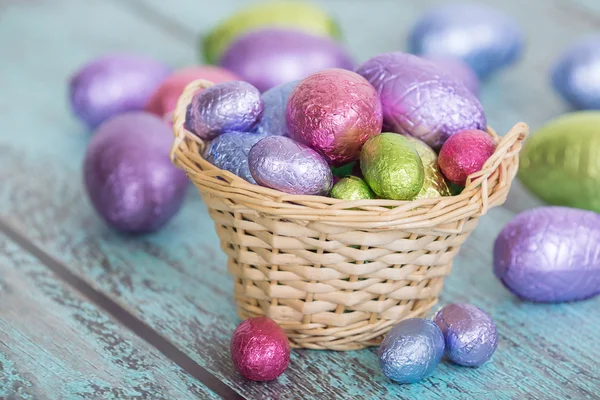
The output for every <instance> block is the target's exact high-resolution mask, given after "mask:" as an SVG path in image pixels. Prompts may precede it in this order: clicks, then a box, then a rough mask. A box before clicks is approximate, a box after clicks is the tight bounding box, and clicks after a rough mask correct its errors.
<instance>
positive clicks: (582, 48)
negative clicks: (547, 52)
mask: <svg viewBox="0 0 600 400" xmlns="http://www.w3.org/2000/svg"><path fill="white" fill-rule="evenodd" d="M598 76H600V35H597V34H596V35H592V36H587V37H584V38H583V39H580V40H578V41H576V42H575V43H573V44H572V45H570V46H569V47H568V48H567V49H566V50H564V51H563V53H562V54H561V55H560V56H559V57H558V60H557V61H556V62H555V64H554V65H553V67H552V70H551V80H552V86H553V87H554V89H555V90H556V91H557V92H558V93H559V94H560V95H561V96H562V98H563V99H564V100H565V101H566V102H567V103H569V104H570V105H571V106H572V107H574V108H577V109H596V110H598V109H600V79H598Z"/></svg>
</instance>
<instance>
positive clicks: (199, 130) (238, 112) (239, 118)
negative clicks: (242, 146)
mask: <svg viewBox="0 0 600 400" xmlns="http://www.w3.org/2000/svg"><path fill="white" fill-rule="evenodd" d="M263 108H264V104H263V100H262V98H261V97H260V92H259V91H258V89H257V88H255V87H254V86H252V85H251V84H249V83H248V82H242V81H232V82H224V83H220V84H218V85H214V86H211V87H209V88H207V89H204V90H203V91H201V92H200V93H197V94H195V95H194V97H193V99H192V102H191V103H190V104H189V105H188V108H187V113H186V117H185V127H186V129H187V130H189V131H190V132H193V133H194V134H196V135H197V136H198V137H200V138H202V139H205V140H212V139H214V138H215V137H217V136H219V135H220V134H221V133H224V132H229V131H241V132H248V131H251V130H252V129H254V127H255V126H256V124H257V123H258V121H259V120H260V118H261V117H262V114H263Z"/></svg>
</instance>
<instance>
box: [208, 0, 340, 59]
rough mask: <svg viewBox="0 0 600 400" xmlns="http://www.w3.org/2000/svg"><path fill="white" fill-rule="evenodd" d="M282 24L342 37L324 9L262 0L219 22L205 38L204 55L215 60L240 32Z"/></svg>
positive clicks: (298, 3) (280, 26)
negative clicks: (262, 0) (263, 0)
mask: <svg viewBox="0 0 600 400" xmlns="http://www.w3.org/2000/svg"><path fill="white" fill-rule="evenodd" d="M267 27H279V28H290V29H295V30H300V31H303V32H306V33H309V34H313V35H317V36H325V37H333V38H339V36H340V34H339V29H338V26H337V24H336V23H335V22H334V21H333V19H332V18H331V17H330V16H329V15H327V13H326V12H325V11H323V10H322V9H320V8H319V7H317V6H315V5H312V4H310V3H304V2H301V1H289V2H288V1H282V2H275V1H270V2H263V3H258V4H254V5H251V6H249V7H246V8H243V9H241V10H240V11H238V12H237V13H235V14H233V15H232V16H231V17H229V18H227V19H226V20H225V21H223V22H222V23H221V24H219V25H218V26H217V27H216V28H215V29H214V30H213V31H212V32H211V33H210V34H209V35H208V36H206V37H205V38H204V40H203V42H202V47H203V50H204V58H205V59H206V61H207V62H208V63H210V64H215V63H216V62H218V61H219V59H220V58H221V55H222V54H223V53H224V52H225V50H226V49H227V48H228V47H229V45H230V44H231V42H233V41H234V40H235V39H237V38H238V37H239V36H241V35H243V34H245V33H247V32H250V31H253V30H257V29H261V28H267Z"/></svg>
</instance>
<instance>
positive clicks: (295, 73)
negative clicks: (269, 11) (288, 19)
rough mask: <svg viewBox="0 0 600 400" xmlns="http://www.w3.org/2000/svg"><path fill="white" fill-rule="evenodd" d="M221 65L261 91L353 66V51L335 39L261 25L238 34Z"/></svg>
mask: <svg viewBox="0 0 600 400" xmlns="http://www.w3.org/2000/svg"><path fill="white" fill-rule="evenodd" d="M219 65H220V66H221V67H223V68H226V69H228V70H229V71H232V72H233V73H235V74H237V75H239V76H240V77H241V78H242V79H243V80H245V81H247V82H250V83H251V84H253V85H254V86H256V87H257V88H258V89H260V91H261V92H264V91H266V90H268V89H270V88H272V87H275V86H277V85H281V84H283V83H286V82H290V81H295V80H299V79H303V78H306V77H307V76H308V75H310V74H312V73H313V72H317V71H320V70H322V69H326V68H345V69H352V68H353V67H354V64H353V62H352V59H351V58H350V55H349V54H348V53H347V52H346V50H344V48H343V47H342V46H341V45H340V44H339V43H338V42H336V41H335V40H333V39H330V38H327V37H323V36H316V35H311V34H309V33H306V32H301V31H299V30H292V29H281V28H267V29H260V30H257V31H253V32H250V33H248V34H246V35H243V36H241V37H239V38H238V39H237V40H235V41H234V42H233V43H232V44H231V45H230V46H229V48H228V49H227V51H225V53H224V54H223V56H222V57H221V59H220V61H219Z"/></svg>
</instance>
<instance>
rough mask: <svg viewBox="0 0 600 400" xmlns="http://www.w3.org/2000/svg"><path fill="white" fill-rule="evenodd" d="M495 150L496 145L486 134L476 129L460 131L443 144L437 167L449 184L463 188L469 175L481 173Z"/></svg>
mask: <svg viewBox="0 0 600 400" xmlns="http://www.w3.org/2000/svg"><path fill="white" fill-rule="evenodd" d="M495 150H496V143H494V140H493V139H492V137H491V136H490V135H488V134H487V133H486V132H484V131H480V130H477V129H469V130H466V131H461V132H458V133H457V134H455V135H453V136H451V137H450V138H449V139H448V140H447V141H446V143H444V145H443V146H442V149H441V150H440V155H439V157H438V165H439V167H440V169H441V170H442V173H443V174H444V176H445V177H446V178H447V179H448V180H449V181H450V182H452V183H455V184H457V185H460V186H464V185H465V183H466V182H467V178H468V177H469V175H471V174H473V173H475V172H478V171H481V169H482V168H483V164H485V162H486V161H487V159H488V158H490V157H491V156H492V154H494V151H495Z"/></svg>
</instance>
